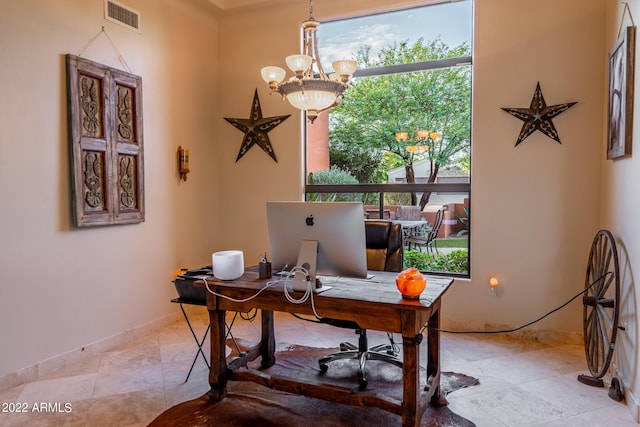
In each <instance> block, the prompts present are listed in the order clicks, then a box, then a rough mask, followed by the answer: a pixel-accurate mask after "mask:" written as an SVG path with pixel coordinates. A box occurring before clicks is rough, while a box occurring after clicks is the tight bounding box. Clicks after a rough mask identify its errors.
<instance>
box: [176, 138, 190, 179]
mask: <svg viewBox="0 0 640 427" xmlns="http://www.w3.org/2000/svg"><path fill="white" fill-rule="evenodd" d="M178 172H180V179H181V180H183V181H186V180H187V174H188V173H189V150H187V149H186V148H182V146H179V147H178Z"/></svg>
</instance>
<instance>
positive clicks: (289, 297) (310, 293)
mask: <svg viewBox="0 0 640 427" xmlns="http://www.w3.org/2000/svg"><path fill="white" fill-rule="evenodd" d="M296 272H299V273H301V274H304V275H305V276H306V278H307V287H306V289H305V291H304V294H302V296H301V297H300V298H297V299H296V298H295V297H294V296H293V295H292V294H291V293H290V291H289V289H288V287H287V285H288V284H289V283H291V282H292V276H294V275H295V273H296ZM338 279H339V278H336V282H337V281H338ZM202 281H203V282H204V285H205V287H206V288H207V291H208V292H210V293H211V294H213V295H215V296H217V297H220V298H224V299H226V300H229V301H232V302H236V303H243V302H247V301H251V300H252V299H254V298H256V297H257V296H258V295H260V293H261V292H262V291H264V290H265V289H267V288H271V287H273V286H275V285H277V284H279V283H283V284H284V286H283V288H284V296H285V297H286V298H287V300H288V301H289V302H290V303H292V304H304V303H305V302H306V301H307V300H308V299H309V298H311V309H312V310H313V314H314V316H315V317H316V319H318V320H320V319H322V316H320V315H319V314H318V312H317V311H316V305H315V301H314V299H313V294H314V292H313V289H314V287H315V283H313V284H312V283H311V280H310V278H309V271H308V270H307V269H306V268H304V267H298V266H296V267H293V268H292V269H291V270H290V271H288V272H287V274H286V276H285V278H284V279H279V280H270V281H268V282H266V283H265V286H264V287H263V288H261V289H260V290H258V292H256V293H255V294H254V295H251V296H249V297H247V298H244V299H235V298H231V297H229V296H227V295H223V294H219V293H217V292H214V291H212V290H211V288H210V287H209V282H207V280H206V279H202Z"/></svg>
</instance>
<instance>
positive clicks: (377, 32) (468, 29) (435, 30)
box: [317, 1, 473, 69]
mask: <svg viewBox="0 0 640 427" xmlns="http://www.w3.org/2000/svg"><path fill="white" fill-rule="evenodd" d="M472 5H473V3H472V2H471V1H459V2H455V3H443V4H438V5H432V6H424V7H420V8H413V9H406V10H401V11H397V12H391V13H385V14H378V15H371V16H366V17H361V18H355V19H347V20H341V21H333V22H322V23H321V25H320V27H319V28H318V33H317V34H318V50H319V52H320V62H322V64H323V66H324V67H325V68H328V69H330V68H331V63H332V62H333V61H336V60H338V59H353V57H354V53H355V52H356V51H357V50H358V47H359V46H362V45H365V44H368V45H370V46H371V47H372V53H374V55H375V52H376V51H377V50H378V49H379V48H380V47H383V46H386V45H388V44H390V43H391V42H392V41H394V40H395V41H404V40H407V39H408V40H409V41H410V42H415V41H416V40H417V39H419V38H420V37H422V38H423V39H424V40H425V41H429V40H433V39H435V38H436V37H438V36H440V38H441V39H442V40H443V41H444V42H445V43H446V44H448V45H449V46H452V47H453V46H458V45H460V44H462V43H464V42H467V44H468V45H469V46H471V38H472V31H473V25H472Z"/></svg>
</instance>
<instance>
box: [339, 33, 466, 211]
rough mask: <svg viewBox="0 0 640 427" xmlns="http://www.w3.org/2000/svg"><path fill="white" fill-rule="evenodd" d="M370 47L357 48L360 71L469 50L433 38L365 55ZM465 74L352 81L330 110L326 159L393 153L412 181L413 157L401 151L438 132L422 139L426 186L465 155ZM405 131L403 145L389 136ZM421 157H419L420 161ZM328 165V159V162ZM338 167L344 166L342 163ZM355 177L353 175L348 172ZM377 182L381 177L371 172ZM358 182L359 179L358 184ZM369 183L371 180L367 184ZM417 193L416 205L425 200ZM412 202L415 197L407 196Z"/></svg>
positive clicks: (457, 70)
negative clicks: (419, 135)
mask: <svg viewBox="0 0 640 427" xmlns="http://www.w3.org/2000/svg"><path fill="white" fill-rule="evenodd" d="M370 52H371V51H370V48H369V47H364V48H361V49H360V50H359V51H358V53H357V55H356V59H357V61H358V64H359V66H360V67H367V68H369V67H380V66H389V65H396V64H407V63H417V62H425V61H433V60H438V59H445V58H457V57H463V56H468V55H469V54H470V50H469V47H468V46H467V45H466V44H462V45H460V46H458V47H454V48H451V47H449V46H448V45H446V44H444V43H443V42H442V41H441V40H440V39H439V38H437V39H435V40H433V41H430V42H424V41H423V39H419V40H417V41H416V42H415V43H413V44H410V43H409V42H408V41H404V42H399V43H398V42H395V43H392V44H390V45H388V46H386V47H385V48H383V49H381V50H380V52H379V54H378V55H377V57H371V54H370ZM470 97H471V70H470V67H468V66H461V67H451V68H439V69H432V70H426V71H419V72H405V73H396V74H384V75H377V76H372V77H365V78H358V79H355V80H354V81H353V82H352V84H351V86H350V87H349V89H348V91H347V93H346V95H345V97H344V99H343V100H342V101H341V103H340V104H339V105H338V106H337V107H335V108H333V109H332V111H331V116H330V120H331V128H330V133H329V142H330V145H331V148H332V155H333V154H334V153H337V152H344V153H345V155H350V156H352V157H354V156H355V157H358V153H363V152H368V153H370V154H369V156H370V158H366V159H365V163H371V162H372V159H374V160H376V159H380V160H377V162H376V163H375V166H376V167H377V168H381V165H382V161H381V159H382V158H381V157H378V155H379V154H382V153H384V152H388V153H394V154H395V155H396V156H398V158H399V159H401V161H402V164H403V165H404V167H405V171H406V172H407V175H406V176H407V182H410V183H411V182H415V177H414V174H413V162H414V160H417V157H416V155H415V154H412V153H409V152H408V151H407V150H406V147H407V146H409V145H415V144H416V137H417V135H416V131H418V130H429V131H431V132H438V133H440V134H441V137H439V138H436V139H435V140H430V141H428V144H429V149H428V150H427V152H426V153H424V154H422V155H421V156H426V157H427V158H428V160H429V164H430V171H429V176H428V182H430V183H432V182H435V180H436V177H437V175H438V170H439V169H440V167H443V166H447V165H449V164H451V163H454V162H455V160H456V158H458V157H460V156H464V155H465V154H468V152H469V146H470V144H469V142H470V109H471V105H470V104H471V102H470ZM400 131H405V132H408V133H409V138H408V139H407V141H405V142H402V141H397V140H396V138H395V133H396V132H400ZM420 158H422V157H420ZM332 162H333V159H332ZM342 166H343V167H346V168H349V170H351V169H350V168H351V167H353V166H348V165H346V164H345V163H343V165H342ZM353 174H354V175H357V173H356V172H353ZM370 176H371V177H377V178H380V177H381V175H380V174H379V173H378V174H375V173H373V174H371V175H370ZM361 182H363V181H361ZM368 182H372V181H368ZM428 198H429V195H428V194H423V199H422V200H421V201H420V205H421V206H422V207H423V208H424V206H425V205H426V204H427V202H428ZM412 202H413V203H414V204H416V202H417V201H416V196H415V195H413V196H412Z"/></svg>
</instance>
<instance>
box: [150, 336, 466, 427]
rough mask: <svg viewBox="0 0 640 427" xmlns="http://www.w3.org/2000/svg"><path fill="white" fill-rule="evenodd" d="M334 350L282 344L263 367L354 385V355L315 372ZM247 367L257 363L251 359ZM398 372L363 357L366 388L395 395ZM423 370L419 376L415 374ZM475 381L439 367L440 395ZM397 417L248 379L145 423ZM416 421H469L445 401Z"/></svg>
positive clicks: (334, 426)
mask: <svg viewBox="0 0 640 427" xmlns="http://www.w3.org/2000/svg"><path fill="white" fill-rule="evenodd" d="M333 351H336V349H326V348H324V349H323V348H310V347H302V346H287V347H285V348H283V349H281V350H280V351H278V352H276V364H275V365H274V366H272V367H271V368H269V369H268V370H267V371H266V372H267V373H269V374H271V375H286V376H288V377H295V378H300V379H316V380H317V379H318V377H319V376H320V375H321V378H322V381H323V382H324V381H326V382H328V383H331V384H336V385H340V386H343V387H345V386H347V387H353V388H354V390H357V387H358V386H357V384H358V382H357V377H356V373H355V369H356V365H355V363H356V362H355V360H341V361H335V362H332V363H331V364H330V365H329V369H328V371H327V372H326V373H325V374H320V370H319V368H318V359H319V358H320V357H322V356H324V355H326V354H329V353H331V352H333ZM254 363H255V365H251V366H250V367H253V368H256V369H257V367H258V366H259V365H258V363H257V362H254ZM401 375H402V372H401V370H400V368H397V367H395V366H393V365H391V364H389V363H384V362H377V361H369V362H367V378H368V380H369V385H368V386H367V392H371V393H382V394H384V395H386V396H389V397H394V398H396V399H401V397H402V384H401V381H400V379H401ZM422 377H424V375H421V378H422ZM477 383H478V380H477V379H476V378H473V377H469V376H467V375H463V374H457V373H453V372H443V373H442V376H441V382H440V388H441V392H442V395H443V396H446V395H447V394H448V393H451V392H453V391H455V390H458V389H460V388H463V387H469V386H472V385H475V384H477ZM400 424H401V417H400V416H399V415H395V414H392V413H390V412H387V411H383V410H382V409H378V408H362V407H357V406H350V405H345V404H340V403H334V402H328V401H324V400H319V399H313V398H309V397H304V396H297V395H293V394H289V393H285V392H280V391H276V390H271V389H269V388H266V387H263V386H261V385H258V384H255V383H252V382H235V381H230V382H229V384H228V385H227V397H226V398H225V399H223V400H222V401H220V402H213V401H211V400H209V399H208V397H207V395H206V394H205V395H203V396H201V397H199V398H197V399H194V400H189V401H187V402H183V403H180V404H178V405H175V406H173V407H172V408H169V409H167V410H166V411H165V412H163V413H162V414H160V415H159V416H158V417H157V418H156V419H155V420H154V421H153V422H151V424H149V426H150V427H164V426H171V427H173V426H181V427H202V426H239V427H240V426H247V427H249V426H250V427H254V426H260V427H270V426H273V427H285V426H286V427H297V426H301V427H307V426H313V427H340V426H349V427H352V426H368V427H369V426H371V427H376V426H380V427H388V426H394V425H397V426H399V425H400ZM421 426H439V427H445V426H446V427H453V426H456V427H472V426H475V424H474V423H472V422H471V421H469V420H467V419H465V418H462V417H460V416H459V415H456V414H455V413H453V412H452V411H450V410H449V409H448V408H447V407H446V406H440V407H429V408H428V409H427V411H426V412H425V414H424V416H423V417H422V420H421Z"/></svg>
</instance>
